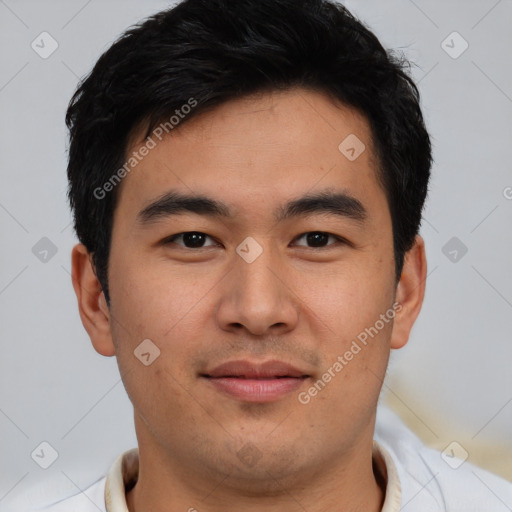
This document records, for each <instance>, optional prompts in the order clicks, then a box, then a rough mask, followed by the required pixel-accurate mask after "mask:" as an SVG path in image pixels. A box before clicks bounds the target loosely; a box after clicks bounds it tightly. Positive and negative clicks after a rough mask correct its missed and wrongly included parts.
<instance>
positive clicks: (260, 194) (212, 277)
mask: <svg viewBox="0 0 512 512" xmlns="http://www.w3.org/2000/svg"><path fill="white" fill-rule="evenodd" d="M354 136H355V137H357V139H355V138H354ZM347 137H350V138H349V139H347V141H346V142H345V143H344V144H342V146H341V150H340V148H339V146H340V143H342V141H344V140H345V139H346V138H347ZM154 140H155V142H156V143H157V144H156V146H155V147H154V148H153V149H151V150H150V151H149V152H148V154H147V156H145V157H144V158H143V160H142V161H141V162H140V163H139V164H138V165H137V166H136V167H135V168H134V169H133V170H132V171H131V172H130V173H129V174H128V175H127V176H126V178H124V180H123V182H122V184H121V189H120V196H119V202H118V205H117V207H116V210H115V214H114V227H113V233H112V245H111V254H110V260H109V286H110V296H111V304H110V310H108V311H107V310H106V309H105V313H106V316H107V317H108V322H109V335H111V338H110V340H107V341H105V340H103V341H101V342H99V341H96V343H95V346H96V348H97V349H98V350H99V351H100V352H102V353H105V354H106V353H108V351H109V349H108V348H105V347H107V345H109V343H111V345H112V350H111V353H114V352H115V355H116V357H117V360H118V364H119V368H120V371H121V374H122V377H123V382H124V385H125V387H126V390H127V392H128V395H129V397H130V399H131V401H132V403H133V406H134V410H135V422H136V429H137V435H138V438H139V446H140V449H141V450H143V449H146V451H147V452H152V453H153V455H154V457H156V458H162V457H167V458H168V459H169V460H170V461H173V462H172V464H175V465H176V468H178V470H179V471H181V473H182V474H185V473H187V474H189V475H190V474H195V475H196V476H197V475H198V474H199V473H201V475H202V476H205V478H206V477H207V475H224V476H225V477H227V475H229V478H228V481H233V482H235V481H238V482H239V481H246V482H248V484H247V485H253V484H254V485H256V483H257V482H258V481H260V480H261V481H264V480H266V479H268V475H269V473H270V474H272V475H273V477H275V478H287V477H289V476H290V475H292V474H293V475H301V474H302V473H304V474H306V473H307V474H309V475H310V474H311V472H315V471H321V470H322V468H323V467H325V465H326V464H335V463H336V462H335V461H342V460H347V458H350V456H351V455H350V454H351V453H353V452H354V450H355V447H357V446H359V445H361V444H362V443H367V442H368V441H369V440H371V438H372V435H373V424H374V415H375V407H376V403H377V399H378V395H379V392H380V389H381V386H382V379H383V378H384V374H385V370H386V366H387V362H388V356H389V351H390V347H393V343H395V344H397V345H398V344H400V341H399V340H395V341H394V336H396V332H395V333H393V330H394V327H393V325H394V323H395V324H396V323H397V322H399V319H400V315H402V314H404V312H403V311H402V312H400V309H401V308H402V306H401V305H398V306H397V304H396V301H397V300H399V298H400V297H398V298H397V296H396V293H397V287H396V282H395V275H394V255H393V238H392V225H391V218H390V214H389V207H388V204H387V201H386V197H385V192H384V190H383V189H382V187H381V185H380V184H379V182H378V180H377V171H376V168H377V167H376V166H377V163H376V161H375V159H374V158H373V154H374V153H373V149H372V142H371V135H370V130H369V126H368V123H367V122H366V120H365V119H364V118H363V117H362V116H361V115H359V114H358V113H357V112H356V111H354V110H352V109H349V108H346V107H343V106H341V105H336V104H334V103H333V102H332V101H331V100H330V99H329V98H328V97H326V96H324V95H323V94H320V93H316V92H311V91H306V90H303V89H296V90H292V91H287V92H279V93H277V92H275V93H266V94H263V95H258V96H252V97H250V98H245V99H242V100H237V101H231V102H229V103H226V104H224V105H222V106H220V107H218V108H216V109H215V110H212V111H211V112H208V113H205V114H201V115H200V116H197V117H195V118H193V119H191V120H190V121H187V122H186V123H184V124H183V125H182V126H179V127H178V128H175V129H174V130H173V131H172V132H171V133H170V134H169V135H167V136H166V137H165V138H163V140H162V141H159V140H158V139H157V138H155V139H154ZM144 142H145V141H144ZM362 144H364V147H363V145H362ZM141 146H142V143H141V142H140V139H139V142H138V143H136V144H134V145H133V147H132V148H131V149H130V153H131V151H135V150H137V149H138V148H140V147H141ZM351 148H353V149H354V150H353V151H352V149H351ZM363 149H364V150H363ZM361 150H363V151H362V152H360V151H361ZM359 152H360V154H359V155H358V153H359ZM357 155H358V156H357ZM354 157H356V158H354ZM182 196H189V198H190V197H196V196H197V197H199V196H200V197H201V198H202V199H203V201H195V202H194V201H188V202H186V201H181V202H180V201H178V199H183V197H182ZM399 286H400V285H399ZM394 304H395V307H394ZM91 337H92V338H93V342H94V336H91ZM143 340H151V341H150V342H148V341H145V342H144V343H145V344H143V345H141V342H143ZM141 353H142V354H144V355H142V356H141ZM141 360H142V361H141ZM144 363H146V364H144ZM299 448H300V449H299ZM306 470H307V471H306ZM217 478H219V477H218V476H217ZM249 482H250V483H249Z"/></svg>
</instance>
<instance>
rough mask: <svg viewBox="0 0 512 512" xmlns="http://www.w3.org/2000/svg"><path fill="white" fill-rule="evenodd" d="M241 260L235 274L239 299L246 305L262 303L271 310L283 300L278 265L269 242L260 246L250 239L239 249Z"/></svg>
mask: <svg viewBox="0 0 512 512" xmlns="http://www.w3.org/2000/svg"><path fill="white" fill-rule="evenodd" d="M237 255H238V260H236V263H235V267H236V268H235V272H236V275H237V281H238V283H239V285H240V288H239V289H237V295H238V296H239V299H241V300H243V301H244V302H245V303H246V304H251V303H254V304H253V307H257V304H258V303H259V302H261V305H263V304H264V303H265V304H267V307H268V306H270V305H271V304H272V303H273V302H276V301H278V300H279V299H280V296H281V290H280V286H279V285H280V280H279V279H278V277H277V276H276V274H278V272H279V270H278V269H279V261H278V257H277V254H276V251H275V250H274V248H273V247H272V243H271V240H270V239H267V241H264V240H262V239H260V241H259V242H257V241H256V240H255V239H254V238H251V237H248V238H247V239H246V240H245V241H244V242H242V244H240V245H239V246H238V248H237Z"/></svg>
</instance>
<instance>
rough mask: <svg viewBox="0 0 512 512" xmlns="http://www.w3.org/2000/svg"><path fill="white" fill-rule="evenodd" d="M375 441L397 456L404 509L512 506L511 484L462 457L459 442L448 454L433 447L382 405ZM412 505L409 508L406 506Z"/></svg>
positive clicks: (497, 511) (466, 510) (470, 511)
mask: <svg viewBox="0 0 512 512" xmlns="http://www.w3.org/2000/svg"><path fill="white" fill-rule="evenodd" d="M375 440H376V441H377V442H378V443H379V445H380V446H381V447H383V448H384V449H385V450H386V451H387V452H388V454H389V455H390V456H391V458H392V459H393V462H394V463H395V466H396V469H397V473H398V476H399V480H400V485H401V488H402V508H405V507H406V506H407V505H408V504H409V508H410V509H411V510H417V511H420V510H421V511H430V510H435V511H440V510H441V511H449V512H458V511H460V512H477V511H479V512H480V511H482V510H492V511H493V512H501V511H503V512H505V511H510V510H511V509H512V483H511V482H508V481H506V480H504V479H503V478H500V477H498V476H496V475H494V474H492V473H490V472H488V471H485V470H483V469H481V468H479V467H477V466H475V465H473V464H471V463H469V462H468V461H466V460H462V459H459V458H457V452H458V449H457V446H456V445H454V448H455V449H454V450H451V449H448V450H447V451H445V452H444V453H441V452H439V451H437V450H434V449H432V448H429V447H428V446H426V445H425V444H423V442H422V441H421V440H420V439H419V438H418V437H417V436H416V435H415V434H414V433H413V432H412V431H411V430H410V429H409V428H408V427H407V426H406V425H405V424H404V423H403V422H402V421H401V420H400V419H399V417H398V416H397V415H396V414H395V413H394V412H392V411H390V410H389V409H387V408H384V407H379V410H378V413H377V423H376V428H375ZM407 510H408V509H407Z"/></svg>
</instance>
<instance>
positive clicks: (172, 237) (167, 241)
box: [162, 231, 219, 251]
mask: <svg viewBox="0 0 512 512" xmlns="http://www.w3.org/2000/svg"><path fill="white" fill-rule="evenodd" d="M188 233H198V234H200V235H205V236H206V237H207V238H210V239H211V240H213V241H215V243H216V244H217V245H218V244H219V242H218V241H217V240H216V239H215V238H214V237H213V236H211V235H209V234H208V233H203V232H202V231H182V232H181V233H176V234H174V235H170V236H168V237H165V238H164V239H163V240H162V245H167V244H171V243H172V244H175V245H177V246H178V247H182V248H183V249H189V250H192V251H198V250H200V249H205V248H207V247H214V245H215V244H211V245H206V246H202V247H196V248H193V247H186V246H185V245H183V244H179V243H176V242H175V240H176V239H177V238H179V237H183V235H186V234H188Z"/></svg>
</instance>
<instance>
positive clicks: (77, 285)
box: [71, 244, 115, 356]
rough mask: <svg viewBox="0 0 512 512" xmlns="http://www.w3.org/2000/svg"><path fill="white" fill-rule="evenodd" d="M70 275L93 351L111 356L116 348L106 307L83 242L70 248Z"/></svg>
mask: <svg viewBox="0 0 512 512" xmlns="http://www.w3.org/2000/svg"><path fill="white" fill-rule="evenodd" d="M71 277H72V281H73V288H74V290H75V294H76V297H77V300H78V310H79V312H80V318H81V319H82V324H83V325H84V327H85V330H86V331H87V333H88V334H89V337H90V338H91V342H92V344H93V346H94V348H95V350H96V351H97V352H98V353H100V354H101V355H104V356H113V355H114V354H115V347H114V343H113V340H112V333H111V330H110V313H109V309H108V306H107V304H106V301H105V296H104V294H103V291H102V288H101V284H100V282H99V281H98V278H97V277H96V273H95V271H94V267H93V264H92V258H91V255H90V254H89V252H88V251H87V248H86V247H85V246H84V245H83V244H77V245H75V247H73V251H72V253H71Z"/></svg>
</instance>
